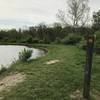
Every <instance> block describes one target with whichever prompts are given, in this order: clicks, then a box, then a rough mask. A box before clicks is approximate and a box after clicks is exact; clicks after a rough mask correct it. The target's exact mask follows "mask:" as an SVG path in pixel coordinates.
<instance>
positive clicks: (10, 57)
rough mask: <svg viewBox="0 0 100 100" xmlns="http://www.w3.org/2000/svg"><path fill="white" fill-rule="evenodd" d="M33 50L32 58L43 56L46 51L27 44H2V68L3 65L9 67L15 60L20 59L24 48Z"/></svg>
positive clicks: (0, 57) (0, 62) (0, 60)
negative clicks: (19, 56) (20, 53)
mask: <svg viewBox="0 0 100 100" xmlns="http://www.w3.org/2000/svg"><path fill="white" fill-rule="evenodd" d="M24 48H25V49H28V50H33V53H32V57H31V59H35V58H37V57H40V56H43V55H44V53H45V52H44V51H42V50H39V49H35V48H29V47H27V46H17V45H0V69H1V67H2V66H4V67H6V68H8V67H9V66H10V65H11V64H12V62H13V61H15V60H18V55H19V52H21V51H22V50H23V49H24Z"/></svg>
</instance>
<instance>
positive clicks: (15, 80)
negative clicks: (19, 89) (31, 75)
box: [0, 73, 25, 92]
mask: <svg viewBox="0 0 100 100" xmlns="http://www.w3.org/2000/svg"><path fill="white" fill-rule="evenodd" d="M24 80H25V75H24V74H22V73H16V74H11V75H9V76H6V77H4V78H3V79H1V80H0V92H2V91H3V90H6V89H9V88H11V87H14V86H16V85H17V84H19V83H22V82H23V81H24Z"/></svg>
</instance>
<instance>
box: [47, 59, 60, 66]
mask: <svg viewBox="0 0 100 100" xmlns="http://www.w3.org/2000/svg"><path fill="white" fill-rule="evenodd" d="M58 62H60V60H58V59H57V60H50V61H48V62H46V64H47V65H51V64H55V63H58Z"/></svg>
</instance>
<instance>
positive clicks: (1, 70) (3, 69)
mask: <svg viewBox="0 0 100 100" xmlns="http://www.w3.org/2000/svg"><path fill="white" fill-rule="evenodd" d="M6 70H7V69H6V68H5V67H3V66H1V69H0V74H2V73H3V72H5V71H6Z"/></svg>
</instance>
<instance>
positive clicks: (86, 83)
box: [83, 36, 94, 100]
mask: <svg viewBox="0 0 100 100" xmlns="http://www.w3.org/2000/svg"><path fill="white" fill-rule="evenodd" d="M86 47H87V55H86V66H85V70H84V88H83V97H84V99H85V100H90V82H91V70H92V59H93V47H94V36H88V37H87V46H86Z"/></svg>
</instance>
